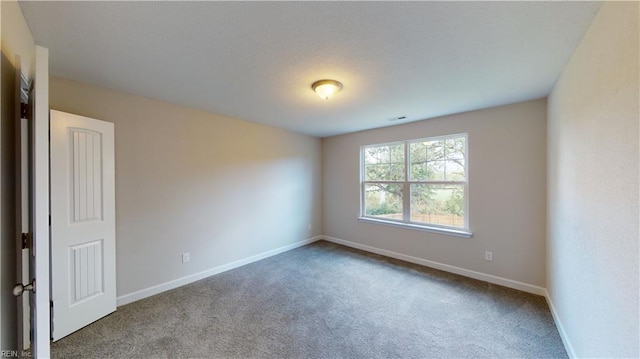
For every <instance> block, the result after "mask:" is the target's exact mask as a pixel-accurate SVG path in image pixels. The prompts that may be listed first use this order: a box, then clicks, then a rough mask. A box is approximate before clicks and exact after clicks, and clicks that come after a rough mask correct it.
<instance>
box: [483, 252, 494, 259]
mask: <svg viewBox="0 0 640 359" xmlns="http://www.w3.org/2000/svg"><path fill="white" fill-rule="evenodd" d="M484 259H485V260H487V261H492V260H493V252H489V251H486V252H484Z"/></svg>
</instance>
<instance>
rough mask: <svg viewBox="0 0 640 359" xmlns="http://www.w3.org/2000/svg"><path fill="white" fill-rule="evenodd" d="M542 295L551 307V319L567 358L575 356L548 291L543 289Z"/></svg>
mask: <svg viewBox="0 0 640 359" xmlns="http://www.w3.org/2000/svg"><path fill="white" fill-rule="evenodd" d="M544 297H545V298H546V299H547V304H549V309H551V316H552V317H553V321H554V322H555V323H556V328H558V333H559V334H560V339H562V344H564V348H565V349H566V350H567V354H568V355H569V358H577V357H578V356H577V355H576V352H575V351H574V350H573V345H571V342H570V341H569V336H568V335H567V332H566V331H565V330H564V326H563V325H562V322H561V321H560V316H559V315H558V312H557V311H556V307H555V306H554V305H553V300H551V295H550V294H549V291H547V290H546V289H545V290H544Z"/></svg>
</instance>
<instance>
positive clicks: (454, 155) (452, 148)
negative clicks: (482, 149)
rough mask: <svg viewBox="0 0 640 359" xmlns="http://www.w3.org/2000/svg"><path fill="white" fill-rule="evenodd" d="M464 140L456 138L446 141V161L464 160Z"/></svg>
mask: <svg viewBox="0 0 640 359" xmlns="http://www.w3.org/2000/svg"><path fill="white" fill-rule="evenodd" d="M465 140H466V139H465V138H464V137H456V138H450V139H448V140H446V147H447V159H450V160H464V150H465Z"/></svg>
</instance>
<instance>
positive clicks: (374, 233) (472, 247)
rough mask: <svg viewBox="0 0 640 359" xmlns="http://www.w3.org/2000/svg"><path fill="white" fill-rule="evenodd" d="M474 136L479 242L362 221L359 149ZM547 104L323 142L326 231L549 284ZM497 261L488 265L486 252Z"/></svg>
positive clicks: (472, 195)
mask: <svg viewBox="0 0 640 359" xmlns="http://www.w3.org/2000/svg"><path fill="white" fill-rule="evenodd" d="M463 132H466V133H468V134H469V138H468V146H469V147H468V148H469V155H468V157H469V218H470V229H471V231H472V232H473V238H470V239H469V238H459V237H452V236H447V235H441V234H433V233H428V232H422V231H416V230H411V229H403V228H396V227H391V226H385V225H379V224H371V223H363V222H358V221H357V219H356V218H357V217H358V215H359V190H360V187H359V177H358V176H359V148H360V146H361V145H365V144H375V143H383V142H390V141H397V140H405V139H414V138H422V137H430V136H439V135H447V134H454V133H463ZM545 156H546V101H545V100H544V99H541V100H535V101H529V102H523V103H518V104H513V105H508V106H501V107H495V108H489V109H485V110H479V111H473V112H467V113H462V114H457V115H452V116H446V117H442V118H435V119H430V120H425V121H420V122H414V123H409V124H405V125H399V126H392V127H386V128H381V129H375V130H369V131H363V132H357V133H352V134H346V135H341V136H336V137H330V138H325V139H323V176H322V178H323V198H324V204H323V210H324V211H323V216H324V233H325V234H326V235H328V236H332V237H337V238H339V239H343V240H347V241H352V242H357V243H360V244H364V245H368V246H372V247H375V248H379V249H384V250H389V251H393V252H397V253H400V254H404V255H410V256H414V257H418V258H421V259H426V260H430V261H435V262H439V263H443V264H447V265H451V266H456V267H460V268H463V269H467V270H472V271H477V272H481V273H484V274H489V275H494V276H498V277H502V278H506V279H510V280H515V281H519V282H523V283H527V284H531V285H535V286H541V287H544V285H545V225H546V223H545V215H546V210H545V206H546V202H545V193H546V183H545V179H546V169H545V168H546V157H545ZM487 250H488V251H493V256H494V260H493V261H492V262H487V261H485V260H484V252H485V251H487Z"/></svg>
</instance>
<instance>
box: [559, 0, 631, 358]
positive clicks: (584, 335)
mask: <svg viewBox="0 0 640 359" xmlns="http://www.w3.org/2000/svg"><path fill="white" fill-rule="evenodd" d="M639 16H640V14H639V4H638V3H637V2H627V3H623V2H606V3H605V4H604V5H603V6H602V8H601V9H600V12H599V13H598V14H597V16H596V17H595V19H594V21H593V23H592V24H591V27H590V28H589V30H588V31H587V33H586V34H585V36H584V38H583V40H582V42H581V44H580V45H579V46H578V48H577V49H576V51H575V53H574V54H573V57H572V59H571V61H570V62H569V64H568V65H567V67H566V68H565V69H564V71H563V73H562V76H561V77H560V79H559V81H558V82H557V84H556V86H555V87H554V89H553V91H552V93H551V95H550V96H549V115H548V116H549V129H548V131H549V132H548V141H549V158H548V163H549V164H548V186H549V195H548V205H549V207H548V208H549V211H548V213H549V237H548V244H547V247H548V279H547V282H548V283H547V284H548V291H549V293H550V297H551V299H552V302H553V304H554V306H555V309H556V312H557V315H558V318H559V319H560V322H561V323H562V326H563V327H564V329H565V333H566V337H567V339H568V341H569V343H570V344H571V346H572V347H573V351H574V352H575V354H576V355H577V356H578V357H629V358H631V357H634V358H637V357H638V356H640V351H639V348H638V346H639V345H640V344H639V343H640V333H639V332H638V330H639V329H638V327H639V325H640V323H639V315H640V313H638V306H639V302H638V296H639V294H640V293H639V287H638V282H639V281H640V278H639V272H638V258H639V257H640V253H639V252H638V250H639V246H638V241H639V233H638V226H639V222H638V215H639V210H638V201H639V200H640V199H639V197H638V184H639V183H640V179H639V177H638V169H639V168H638V160H639V158H640V156H639V152H638V145H639V142H638V137H639V135H638V130H639V128H638V122H639V118H640V116H639V101H638V96H639V95H640V94H639V92H638V85H639V84H638V76H639V72H638V66H639V63H640V62H639V61H640V59H639V57H638V52H639V51H640V49H639V47H638V43H639V41H640V40H639V37H638V32H639V30H640V29H639V27H638V18H639Z"/></svg>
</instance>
